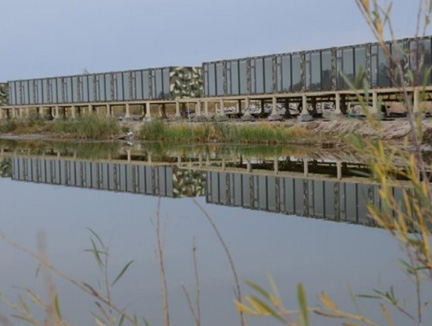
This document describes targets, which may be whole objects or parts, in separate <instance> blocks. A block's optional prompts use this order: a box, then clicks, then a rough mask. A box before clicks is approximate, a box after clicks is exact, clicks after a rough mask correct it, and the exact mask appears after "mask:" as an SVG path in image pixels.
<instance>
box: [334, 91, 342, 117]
mask: <svg viewBox="0 0 432 326" xmlns="http://www.w3.org/2000/svg"><path fill="white" fill-rule="evenodd" d="M335 106H336V110H335V114H342V111H341V97H340V94H339V93H336V95H335Z"/></svg>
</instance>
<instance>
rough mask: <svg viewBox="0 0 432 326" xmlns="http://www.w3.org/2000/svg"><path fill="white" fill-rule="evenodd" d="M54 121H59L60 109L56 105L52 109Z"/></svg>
mask: <svg viewBox="0 0 432 326" xmlns="http://www.w3.org/2000/svg"><path fill="white" fill-rule="evenodd" d="M54 119H60V108H59V106H58V105H56V106H55V107H54Z"/></svg>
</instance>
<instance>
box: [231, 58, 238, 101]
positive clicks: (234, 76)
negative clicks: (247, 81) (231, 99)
mask: <svg viewBox="0 0 432 326" xmlns="http://www.w3.org/2000/svg"><path fill="white" fill-rule="evenodd" d="M238 94H239V64H238V61H231V95H238Z"/></svg>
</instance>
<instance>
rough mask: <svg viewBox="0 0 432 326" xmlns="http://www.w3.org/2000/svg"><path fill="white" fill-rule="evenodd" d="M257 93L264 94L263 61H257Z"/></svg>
mask: <svg viewBox="0 0 432 326" xmlns="http://www.w3.org/2000/svg"><path fill="white" fill-rule="evenodd" d="M255 93H257V94H260V93H264V64H263V59H262V58H260V59H255Z"/></svg>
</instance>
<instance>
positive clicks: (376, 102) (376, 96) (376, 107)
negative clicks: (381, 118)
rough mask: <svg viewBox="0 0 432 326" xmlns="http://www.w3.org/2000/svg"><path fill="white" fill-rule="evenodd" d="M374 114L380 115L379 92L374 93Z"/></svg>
mask: <svg viewBox="0 0 432 326" xmlns="http://www.w3.org/2000/svg"><path fill="white" fill-rule="evenodd" d="M371 113H372V114H375V115H378V113H379V111H378V94H377V92H372V112H371Z"/></svg>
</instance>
